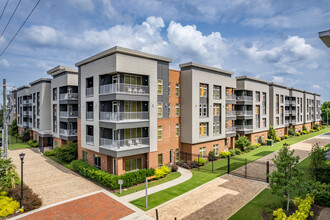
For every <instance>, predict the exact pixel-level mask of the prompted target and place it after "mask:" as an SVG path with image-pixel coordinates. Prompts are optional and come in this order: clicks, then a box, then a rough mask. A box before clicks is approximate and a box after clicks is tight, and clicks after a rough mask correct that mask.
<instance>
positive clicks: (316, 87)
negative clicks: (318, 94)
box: [311, 84, 322, 89]
mask: <svg viewBox="0 0 330 220" xmlns="http://www.w3.org/2000/svg"><path fill="white" fill-rule="evenodd" d="M311 88H312V89H322V88H321V86H320V85H317V84H313V85H312V86H311Z"/></svg>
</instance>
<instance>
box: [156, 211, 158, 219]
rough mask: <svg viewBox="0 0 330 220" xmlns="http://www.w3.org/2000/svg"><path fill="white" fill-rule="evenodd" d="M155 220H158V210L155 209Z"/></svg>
mask: <svg viewBox="0 0 330 220" xmlns="http://www.w3.org/2000/svg"><path fill="white" fill-rule="evenodd" d="M156 220H158V209H156Z"/></svg>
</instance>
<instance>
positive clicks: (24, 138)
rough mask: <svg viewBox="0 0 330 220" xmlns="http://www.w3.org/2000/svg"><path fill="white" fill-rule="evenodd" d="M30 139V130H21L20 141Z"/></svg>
mask: <svg viewBox="0 0 330 220" xmlns="http://www.w3.org/2000/svg"><path fill="white" fill-rule="evenodd" d="M29 139H30V131H29V130H26V131H24V132H23V134H22V141H23V142H26V141H28V140H29Z"/></svg>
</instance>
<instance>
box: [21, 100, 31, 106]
mask: <svg viewBox="0 0 330 220" xmlns="http://www.w3.org/2000/svg"><path fill="white" fill-rule="evenodd" d="M23 104H25V105H26V104H32V100H31V99H27V100H23Z"/></svg>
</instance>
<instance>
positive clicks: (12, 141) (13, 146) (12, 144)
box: [0, 133, 30, 150]
mask: <svg viewBox="0 0 330 220" xmlns="http://www.w3.org/2000/svg"><path fill="white" fill-rule="evenodd" d="M8 136H9V146H8V148H9V150H17V149H23V148H30V146H29V145H28V144H27V143H26V142H22V141H21V140H20V139H19V138H17V141H16V138H15V137H13V136H11V135H8ZM0 138H2V133H0Z"/></svg>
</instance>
